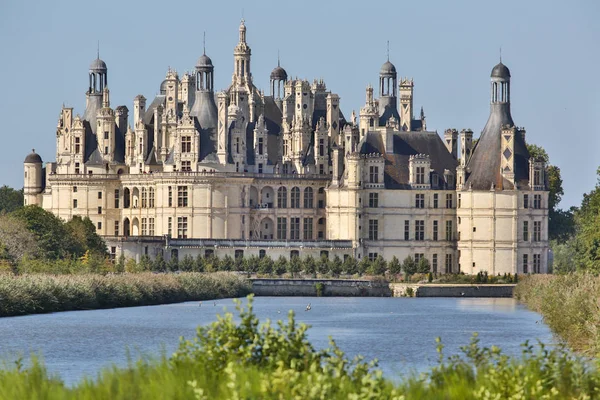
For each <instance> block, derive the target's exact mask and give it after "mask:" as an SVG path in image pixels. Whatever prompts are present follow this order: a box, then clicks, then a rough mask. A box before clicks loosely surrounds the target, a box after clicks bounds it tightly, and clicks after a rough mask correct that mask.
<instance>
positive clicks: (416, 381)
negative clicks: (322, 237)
mask: <svg viewBox="0 0 600 400" xmlns="http://www.w3.org/2000/svg"><path fill="white" fill-rule="evenodd" d="M237 308H238V311H239V322H237V323H236V322H235V320H234V317H233V315H231V314H226V315H225V316H223V317H220V318H219V319H218V321H217V322H214V323H213V324H211V325H210V326H206V327H199V328H198V330H197V335H196V337H195V338H194V339H192V340H189V341H186V340H183V339H182V341H181V343H180V346H179V349H178V350H177V351H176V352H175V353H174V354H173V355H172V356H171V357H170V358H168V357H167V356H166V355H163V356H162V357H160V358H158V359H154V360H148V359H146V360H139V361H137V362H130V364H129V366H128V367H127V368H124V369H118V368H116V367H112V368H109V369H105V370H104V371H103V372H102V373H100V374H99V376H98V377H97V379H95V380H91V379H85V380H83V381H81V382H79V383H78V384H76V385H75V386H74V387H72V388H68V387H65V385H64V384H63V383H62V382H61V381H60V379H58V378H56V377H52V376H49V374H48V372H47V370H46V369H45V367H44V366H43V363H41V362H40V361H38V360H37V359H33V360H32V363H31V366H29V367H27V368H23V366H22V363H21V362H18V363H17V365H16V366H12V367H8V368H5V369H4V370H3V371H0V398H3V399H4V398H10V399H17V400H18V399H31V398H40V399H42V398H43V399H49V400H51V399H111V400H112V399H116V400H118V399H136V398H140V399H195V400H206V399H298V400H304V399H327V400H332V399H344V400H346V399H386V400H389V399H395V400H400V399H402V400H408V399H467V400H468V399H597V398H600V392H599V389H598V388H599V387H600V373H599V372H598V368H597V367H598V366H599V365H598V363H589V362H585V361H584V360H582V359H579V358H577V357H574V356H572V355H570V354H569V353H568V352H566V351H565V350H563V349H562V348H557V349H552V350H550V349H547V348H544V346H542V345H540V346H539V347H538V348H537V350H535V349H534V348H533V346H529V345H528V344H525V345H524V346H523V353H522V356H521V357H518V358H512V357H508V356H506V355H504V354H502V352H501V351H500V349H498V348H496V347H492V348H482V347H480V346H479V340H478V338H477V336H476V335H475V336H474V337H473V339H472V340H471V343H470V344H469V345H468V346H465V347H464V348H463V349H462V354H461V355H456V356H452V357H449V358H444V356H443V346H442V344H441V343H440V342H439V341H438V352H439V355H440V359H439V364H438V365H437V366H435V367H433V368H432V369H431V370H429V371H428V372H426V373H423V374H421V375H416V374H413V375H410V376H407V377H405V378H403V379H401V380H400V381H399V382H396V383H393V382H392V381H390V380H389V379H387V378H384V377H383V376H382V373H381V372H380V371H378V370H377V369H376V363H374V362H372V363H366V362H364V361H363V359H362V358H360V357H357V358H355V359H354V360H348V359H347V357H346V356H345V355H344V353H343V352H342V351H341V350H340V349H339V348H338V347H337V346H336V345H335V342H333V341H331V343H330V347H329V348H328V349H325V350H319V351H318V350H315V349H314V348H313V347H312V346H311V344H310V343H309V341H308V339H307V327H306V326H305V325H303V324H300V325H298V324H296V321H295V319H294V314H293V312H290V314H289V316H288V320H287V322H283V321H278V322H277V323H275V324H271V323H270V322H268V321H267V322H266V323H265V324H263V325H259V321H258V320H257V318H256V316H255V314H254V313H253V311H252V298H251V297H250V299H249V301H248V305H247V307H245V308H244V307H242V306H241V304H240V303H239V302H238V306H237Z"/></svg>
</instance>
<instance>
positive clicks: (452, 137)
mask: <svg viewBox="0 0 600 400" xmlns="http://www.w3.org/2000/svg"><path fill="white" fill-rule="evenodd" d="M457 139H458V131H457V130H456V129H446V131H445V132H444V144H445V145H446V149H447V150H448V153H450V154H452V156H453V157H454V158H457V156H458V153H457V151H458V149H457V147H458V146H457Z"/></svg>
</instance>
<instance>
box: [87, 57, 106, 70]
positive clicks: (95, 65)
mask: <svg viewBox="0 0 600 400" xmlns="http://www.w3.org/2000/svg"><path fill="white" fill-rule="evenodd" d="M90 70H93V71H99V70H100V71H106V63H105V62H104V61H102V60H101V59H99V58H96V59H95V60H94V61H93V62H92V64H91V65H90Z"/></svg>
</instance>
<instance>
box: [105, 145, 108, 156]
mask: <svg viewBox="0 0 600 400" xmlns="http://www.w3.org/2000/svg"><path fill="white" fill-rule="evenodd" d="M104 154H108V146H104Z"/></svg>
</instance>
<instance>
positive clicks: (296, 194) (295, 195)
mask: <svg viewBox="0 0 600 400" xmlns="http://www.w3.org/2000/svg"><path fill="white" fill-rule="evenodd" d="M291 202H292V204H291V205H290V208H300V189H298V188H297V187H295V188H293V189H292V198H291Z"/></svg>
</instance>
